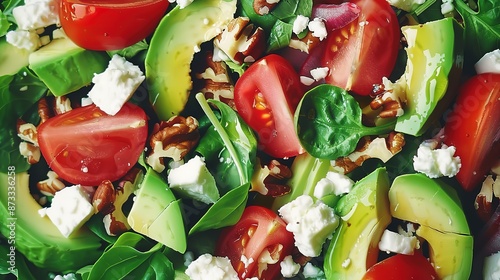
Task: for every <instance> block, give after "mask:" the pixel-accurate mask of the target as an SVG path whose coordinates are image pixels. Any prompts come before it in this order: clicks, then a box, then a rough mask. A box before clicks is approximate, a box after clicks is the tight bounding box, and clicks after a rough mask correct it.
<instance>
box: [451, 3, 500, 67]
mask: <svg viewBox="0 0 500 280" xmlns="http://www.w3.org/2000/svg"><path fill="white" fill-rule="evenodd" d="M477 5H478V10H477V11H475V10H473V9H471V8H470V7H469V6H468V5H467V4H466V3H464V2H463V1H462V0H457V1H455V8H456V10H457V11H458V12H459V13H460V15H461V16H462V18H463V20H464V25H465V64H466V65H469V66H472V65H473V64H474V63H476V62H477V61H478V60H479V59H480V58H481V57H482V56H483V55H484V54H485V53H488V52H491V51H493V50H495V49H498V48H500V20H499V19H500V5H498V0H479V1H478V2H477Z"/></svg>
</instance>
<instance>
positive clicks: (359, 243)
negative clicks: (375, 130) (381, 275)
mask: <svg viewBox="0 0 500 280" xmlns="http://www.w3.org/2000/svg"><path fill="white" fill-rule="evenodd" d="M388 191H389V177H388V175H387V172H386V170H385V169H384V168H378V169H376V170H375V171H374V172H372V173H371V174H370V175H368V176H366V177H365V178H363V179H362V180H360V181H359V182H357V183H356V184H355V185H354V187H353V189H352V191H351V192H350V193H348V194H346V195H345V196H343V197H342V198H340V200H339V201H338V204H337V206H336V212H337V213H338V214H339V215H340V216H341V217H342V219H341V222H340V225H339V227H338V228H337V230H336V231H335V233H334V235H333V238H332V241H331V243H330V245H329V247H328V250H327V252H326V255H325V262H324V269H325V274H326V276H327V279H349V280H351V279H361V278H363V276H364V275H365V273H366V270H367V269H368V268H369V267H371V266H372V265H373V264H375V263H376V262H377V257H378V252H379V249H378V242H379V241H380V238H381V236H382V233H383V232H384V230H385V229H386V228H387V226H388V225H389V224H390V223H391V215H390V211H389V199H388V196H387V194H388Z"/></svg>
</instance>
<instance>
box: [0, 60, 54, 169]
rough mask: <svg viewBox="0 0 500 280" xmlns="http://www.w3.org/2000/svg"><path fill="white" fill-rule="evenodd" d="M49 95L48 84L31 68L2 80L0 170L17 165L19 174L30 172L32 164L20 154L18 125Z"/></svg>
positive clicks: (0, 98)
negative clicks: (32, 71)
mask: <svg viewBox="0 0 500 280" xmlns="http://www.w3.org/2000/svg"><path fill="white" fill-rule="evenodd" d="M46 92H47V87H46V86H45V84H44V83H43V82H41V81H40V80H39V79H38V78H37V77H36V76H35V75H33V74H32V73H31V72H30V70H28V69H27V68H23V69H21V71H19V73H17V74H15V75H12V76H10V75H5V76H1V77H0V120H2V122H1V123H0V158H2V161H1V162H0V170H7V167H8V166H15V167H16V172H22V171H26V170H28V168H29V164H28V163H27V161H26V159H25V158H24V157H23V156H22V155H21V154H20V153H19V143H20V139H19V137H18V136H17V128H16V123H17V119H19V118H21V117H22V116H23V115H24V114H26V113H28V112H29V111H30V109H31V108H32V107H33V106H34V105H35V104H36V102H37V101H38V100H39V99H40V98H41V97H43V96H44V95H45V93H46Z"/></svg>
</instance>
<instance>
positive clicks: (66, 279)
mask: <svg viewBox="0 0 500 280" xmlns="http://www.w3.org/2000/svg"><path fill="white" fill-rule="evenodd" d="M77 279H78V277H76V274H74V273H68V274H66V275H56V276H55V277H54V280H77Z"/></svg>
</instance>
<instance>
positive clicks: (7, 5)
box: [0, 0, 24, 23]
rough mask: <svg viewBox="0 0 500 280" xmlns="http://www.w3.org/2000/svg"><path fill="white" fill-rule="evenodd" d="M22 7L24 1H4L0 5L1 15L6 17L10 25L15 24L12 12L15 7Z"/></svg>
mask: <svg viewBox="0 0 500 280" xmlns="http://www.w3.org/2000/svg"><path fill="white" fill-rule="evenodd" d="M22 5H24V0H4V1H2V2H1V4H0V10H2V11H3V14H4V15H5V16H6V17H7V20H8V21H9V22H11V23H15V22H16V20H15V19H14V16H13V15H12V10H13V9H14V8H15V7H17V6H22Z"/></svg>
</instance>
